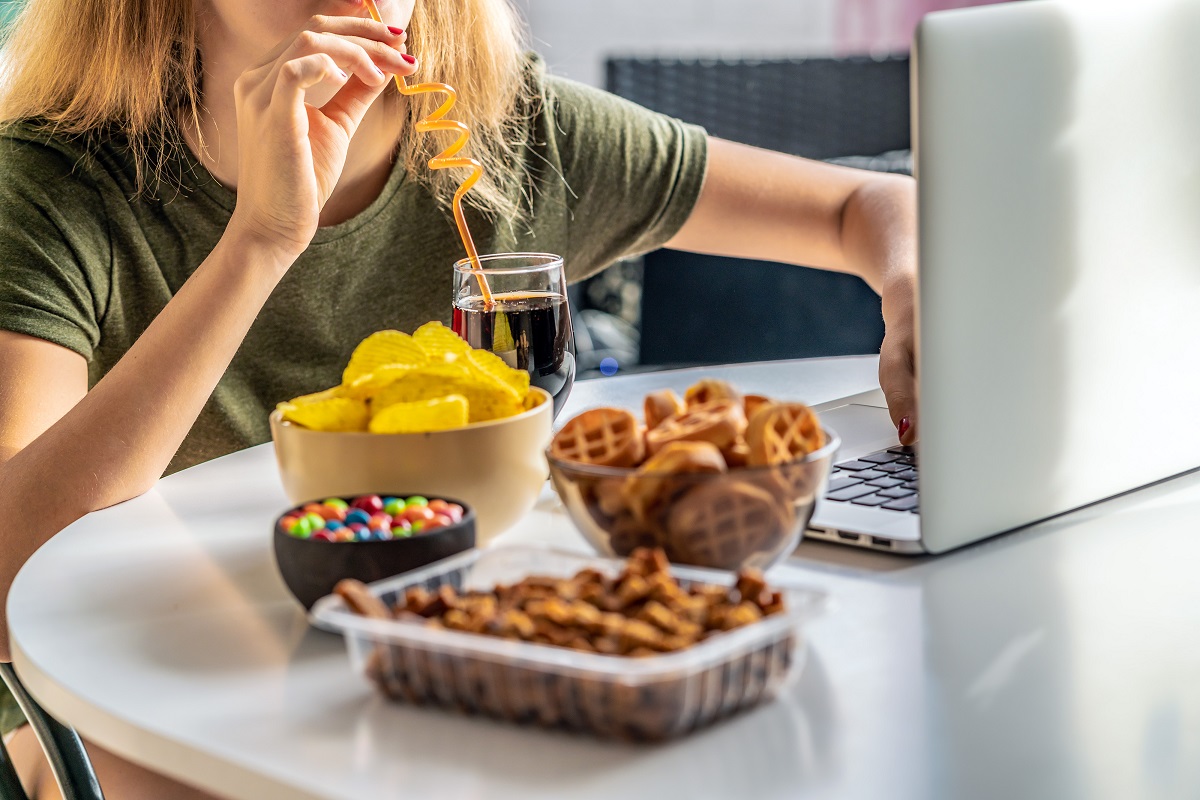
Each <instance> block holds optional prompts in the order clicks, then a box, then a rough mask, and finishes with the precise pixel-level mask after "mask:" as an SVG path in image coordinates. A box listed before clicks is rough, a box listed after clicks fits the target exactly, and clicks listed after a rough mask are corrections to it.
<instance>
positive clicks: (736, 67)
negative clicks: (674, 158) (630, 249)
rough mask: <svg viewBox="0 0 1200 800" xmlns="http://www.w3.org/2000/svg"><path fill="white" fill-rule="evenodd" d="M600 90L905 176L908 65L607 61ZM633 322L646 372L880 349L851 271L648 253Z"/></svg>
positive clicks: (754, 138)
mask: <svg viewBox="0 0 1200 800" xmlns="http://www.w3.org/2000/svg"><path fill="white" fill-rule="evenodd" d="M607 88H608V89H609V91H611V92H613V93H615V94H617V95H620V96H622V97H625V98H627V99H629V100H633V101H634V102H636V103H639V104H641V105H644V106H646V107H648V108H651V109H654V110H655V111H660V112H662V113H665V114H669V115H671V116H675V117H679V118H680V119H683V120H685V121H687V122H694V123H697V124H699V125H703V126H704V127H705V128H706V129H707V130H708V132H709V133H710V134H712V135H713V136H718V137H720V138H723V139H729V140H732V141H737V142H742V143H744V144H750V145H755V146H758V147H765V148H768V149H772V150H779V151H782V152H785V153H791V154H793V155H798V156H803V157H805V158H814V159H823V160H831V161H837V160H845V161H849V162H850V163H851V165H852V166H862V167H866V168H875V169H884V170H889V171H899V172H903V171H906V168H907V171H911V168H910V167H908V166H907V165H908V164H910V161H908V160H907V159H906V158H904V157H903V154H902V152H900V151H907V150H908V149H909V148H910V146H911V145H910V133H909V66H908V59H907V58H906V57H895V58H887V59H883V60H876V59H870V58H850V59H807V60H797V59H783V60H757V61H695V60H677V59H674V60H673V59H643V58H612V59H609V60H608V62H607ZM898 152H899V153H900V157H895V156H896V155H897V154H898ZM877 156H885V157H883V158H868V157H877ZM889 156H890V157H889ZM845 157H864V158H862V159H860V160H857V161H856V160H854V159H846V158H845ZM640 316H641V345H640V361H641V363H643V364H688V363H691V364H703V363H723V362H738V361H750V360H768V359H778V358H805V357H812V356H832V355H853V354H862V353H877V352H879V346H880V344H881V342H882V341H883V317H882V313H881V310H880V303H879V298H878V297H877V296H876V295H875V293H874V292H872V291H871V290H870V288H869V287H867V285H866V284H865V283H863V282H862V280H860V279H859V278H857V277H855V276H852V275H842V274H837V273H830V272H825V271H821V270H810V269H803V268H796V267H794V266H789V265H784V264H770V263H761V262H746V261H744V260H742V259H728V258H719V257H715V256H701V255H694V254H690V253H681V252H677V251H670V250H658V251H656V252H653V253H649V254H647V255H646V256H645V259H644V269H643V278H642V292H641V315H640Z"/></svg>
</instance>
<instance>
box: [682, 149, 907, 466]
mask: <svg viewBox="0 0 1200 800" xmlns="http://www.w3.org/2000/svg"><path fill="white" fill-rule="evenodd" d="M667 247H670V248H673V249H676V250H688V251H691V252H695V253H710V254H713V255H723V256H734V257H739V258H753V259H763V260H768V261H780V262H784V263H789V264H798V265H803V266H809V267H820V268H822V269H830V270H837V271H839V272H849V273H852V274H854V275H858V276H859V277H861V278H862V279H863V280H865V281H866V282H867V283H868V284H869V285H870V286H871V288H872V289H874V290H875V291H876V292H879V293H880V295H881V296H882V298H883V317H884V322H885V323H886V325H887V333H886V335H885V336H884V340H883V349H882V351H881V354H880V361H879V382H880V385H881V386H882V387H883V390H884V393H885V394H886V395H887V400H888V406H889V408H890V409H891V414H892V421H893V422H894V423H896V425H897V428H898V429H900V428H903V431H902V434H901V437H900V438H901V441H903V442H904V443H906V444H910V443H912V442H915V441H916V439H917V406H916V380H915V348H914V336H915V333H916V330H915V318H914V303H915V290H916V264H917V214H916V184H915V183H914V181H913V180H912V179H911V178H906V177H903V176H897V175H884V174H880V173H874V172H866V171H863V170H856V169H847V168H845V167H836V166H833V165H830V164H824V163H821V162H818V161H808V160H806V159H802V158H796V157H794V156H788V155H783V154H781V153H774V152H771V151H769V150H760V149H758V148H755V147H749V146H747V145H741V144H735V143H733V142H726V141H723V140H721V139H712V138H710V139H709V156H708V174H707V177H706V178H705V181H704V188H703V190H702V191H701V193H700V197H699V199H698V200H697V202H696V208H695V210H694V211H693V212H692V215H691V216H690V217H689V218H688V221H687V222H686V223H685V224H684V226H683V227H682V228H681V229H680V231H679V233H677V234H676V235H675V237H674V238H672V239H671V240H670V241H669V242H667ZM905 419H907V420H908V423H909V424H908V427H907V428H904V427H903V425H902V421H903V420H905Z"/></svg>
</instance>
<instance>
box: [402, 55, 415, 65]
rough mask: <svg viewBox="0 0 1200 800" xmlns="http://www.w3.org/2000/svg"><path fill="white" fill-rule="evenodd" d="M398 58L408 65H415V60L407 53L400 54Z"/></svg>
mask: <svg viewBox="0 0 1200 800" xmlns="http://www.w3.org/2000/svg"><path fill="white" fill-rule="evenodd" d="M400 57H401V58H403V59H404V60H405V61H407V62H408V63H409V64H415V63H417V59H415V58H413V57H412V56H410V55H409V54H408V53H401V54H400Z"/></svg>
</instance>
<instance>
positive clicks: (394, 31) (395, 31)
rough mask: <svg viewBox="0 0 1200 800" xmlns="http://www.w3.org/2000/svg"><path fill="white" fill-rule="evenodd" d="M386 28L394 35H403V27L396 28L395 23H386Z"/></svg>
mask: <svg viewBox="0 0 1200 800" xmlns="http://www.w3.org/2000/svg"><path fill="white" fill-rule="evenodd" d="M388 30H389V31H391V32H392V34H393V35H395V36H403V35H404V28H397V27H396V26H395V25H388Z"/></svg>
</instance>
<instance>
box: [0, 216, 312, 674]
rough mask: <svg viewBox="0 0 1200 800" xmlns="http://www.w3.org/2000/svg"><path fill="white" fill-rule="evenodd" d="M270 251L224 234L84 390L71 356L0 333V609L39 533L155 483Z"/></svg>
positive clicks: (272, 265)
mask: <svg viewBox="0 0 1200 800" xmlns="http://www.w3.org/2000/svg"><path fill="white" fill-rule="evenodd" d="M278 253H279V251H278V250H277V249H274V248H268V247H266V246H264V245H261V244H257V243H256V241H255V240H253V239H250V238H243V237H240V236H238V235H236V234H230V235H227V236H226V237H225V238H224V239H222V240H221V242H220V243H219V244H218V245H217V247H216V248H215V249H214V250H213V252H212V254H211V255H210V256H209V257H208V259H207V260H206V261H205V262H204V263H203V264H202V265H201V266H200V267H199V269H197V270H196V272H195V273H194V274H193V275H192V277H191V278H189V279H188V281H187V283H185V284H184V286H183V288H182V289H181V290H180V291H179V293H178V294H177V295H176V296H175V298H174V299H172V300H171V302H170V303H169V304H168V305H167V307H166V309H164V310H163V312H162V313H161V314H159V316H158V317H157V318H156V319H155V320H154V322H153V323H152V324H151V325H150V327H149V328H148V329H147V330H146V332H145V333H144V334H142V336H141V337H140V338H139V339H138V340H137V342H136V343H134V345H133V347H132V348H130V350H129V352H128V353H126V354H125V356H124V357H123V358H122V359H121V360H120V361H119V362H118V363H117V365H116V366H115V367H113V369H112V370H111V371H110V372H109V373H108V375H106V376H105V377H104V378H103V379H102V380H101V381H100V382H99V383H97V384H96V386H95V387H94V388H93V389H92V391H90V392H87V365H86V363H85V362H84V360H83V358H82V357H81V356H79V355H78V354H76V353H73V352H71V351H69V350H67V349H65V348H63V347H60V346H58V345H55V344H50V343H49V342H45V341H42V340H39V339H31V338H30V337H27V336H21V335H19V334H13V333H7V332H5V333H0V363H3V364H5V365H10V364H12V365H14V367H15V368H8V367H7V366H6V369H5V370H4V376H3V378H2V379H0V458H3V459H4V460H3V463H2V464H0V508H3V509H5V517H6V521H5V524H4V525H3V526H2V527H0V607H3V605H4V604H5V603H7V600H8V589H9V587H10V586H11V585H12V581H13V578H15V577H16V574H17V570H19V569H20V568H21V565H22V564H24V563H25V561H26V560H27V559H28V558H29V557H30V556H31V555H33V553H34V551H35V550H37V549H38V548H39V547H40V546H41V545H42V544H43V543H44V542H46V541H47V540H48V539H49V538H50V537H51V536H53V535H54V534H55V533H57V532H58V531H60V530H62V529H63V528H64V527H66V526H67V525H69V524H70V523H72V522H74V521H75V520H77V519H79V518H80V517H81V516H83V515H84V514H86V513H88V512H89V511H94V510H96V509H100V508H105V507H107V506H110V505H113V504H114V503H119V502H121V501H122V500H127V499H129V498H130V497H134V496H136V495H138V494H141V493H142V492H144V491H146V490H147V489H148V488H150V486H152V485H153V484H154V482H155V480H157V479H158V477H159V476H160V475H162V473H163V470H165V469H166V467H167V464H168V463H169V462H170V460H171V457H172V456H173V455H174V454H175V451H176V449H177V448H178V447H179V444H180V443H181V442H182V441H183V439H184V437H185V436H186V435H187V432H188V430H189V429H190V428H191V426H192V423H193V422H195V420H196V417H197V416H198V415H199V414H200V410H201V409H202V408H203V406H204V403H205V401H206V400H207V399H208V396H209V395H210V394H211V393H212V390H213V388H214V387H215V386H216V385H217V381H218V380H220V378H221V375H222V374H223V373H224V371H225V369H226V367H228V366H229V362H230V361H231V360H233V356H234V354H235V353H236V352H237V348H238V346H239V345H240V344H241V342H242V339H243V338H244V336H245V334H246V332H247V331H248V330H249V329H250V325H251V323H253V322H254V318H255V316H256V315H257V314H258V312H259V310H260V309H261V308H262V305H263V303H265V302H266V300H267V297H268V296H269V295H270V293H271V290H272V289H273V288H274V286H275V284H276V283H277V282H278V280H279V278H280V277H282V275H283V274H284V272H285V271H286V268H287V266H288V264H289V263H290V262H289V261H286V260H285V259H284V258H281V257H280V255H279V254H278ZM59 417H61V419H60V418H59ZM8 658H9V648H8V626H7V621H6V620H5V619H4V615H0V660H8Z"/></svg>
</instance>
